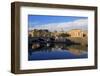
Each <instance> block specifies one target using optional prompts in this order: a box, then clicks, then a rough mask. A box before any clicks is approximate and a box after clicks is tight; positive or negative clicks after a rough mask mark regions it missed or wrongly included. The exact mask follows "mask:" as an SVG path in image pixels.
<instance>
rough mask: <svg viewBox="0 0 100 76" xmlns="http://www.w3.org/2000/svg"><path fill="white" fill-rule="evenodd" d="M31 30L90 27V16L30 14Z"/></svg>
mask: <svg viewBox="0 0 100 76" xmlns="http://www.w3.org/2000/svg"><path fill="white" fill-rule="evenodd" d="M28 27H29V30H33V29H48V30H49V31H62V30H63V31H68V30H71V29H82V30H87V29H88V17H77V16H50V15H28Z"/></svg>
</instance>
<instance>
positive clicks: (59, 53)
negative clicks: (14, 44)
mask: <svg viewBox="0 0 100 76" xmlns="http://www.w3.org/2000/svg"><path fill="white" fill-rule="evenodd" d="M31 47H32V48H29V50H28V60H29V61H32V60H55V59H80V58H81V59H83V58H88V50H87V46H82V45H66V44H65V43H46V44H44V43H33V45H32V46H31Z"/></svg>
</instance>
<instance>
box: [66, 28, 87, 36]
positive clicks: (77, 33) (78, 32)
mask: <svg viewBox="0 0 100 76" xmlns="http://www.w3.org/2000/svg"><path fill="white" fill-rule="evenodd" d="M67 33H68V34H69V35H70V37H87V32H86V31H82V30H80V29H73V30H70V31H68V32H67Z"/></svg>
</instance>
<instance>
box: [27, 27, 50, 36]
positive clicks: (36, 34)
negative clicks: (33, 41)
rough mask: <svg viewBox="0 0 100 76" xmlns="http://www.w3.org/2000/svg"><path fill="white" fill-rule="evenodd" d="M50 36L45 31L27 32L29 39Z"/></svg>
mask: <svg viewBox="0 0 100 76" xmlns="http://www.w3.org/2000/svg"><path fill="white" fill-rule="evenodd" d="M50 35H51V34H50V32H49V31H48V30H46V29H44V30H38V29H34V30H31V31H29V32H28V36H29V37H47V36H50Z"/></svg>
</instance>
